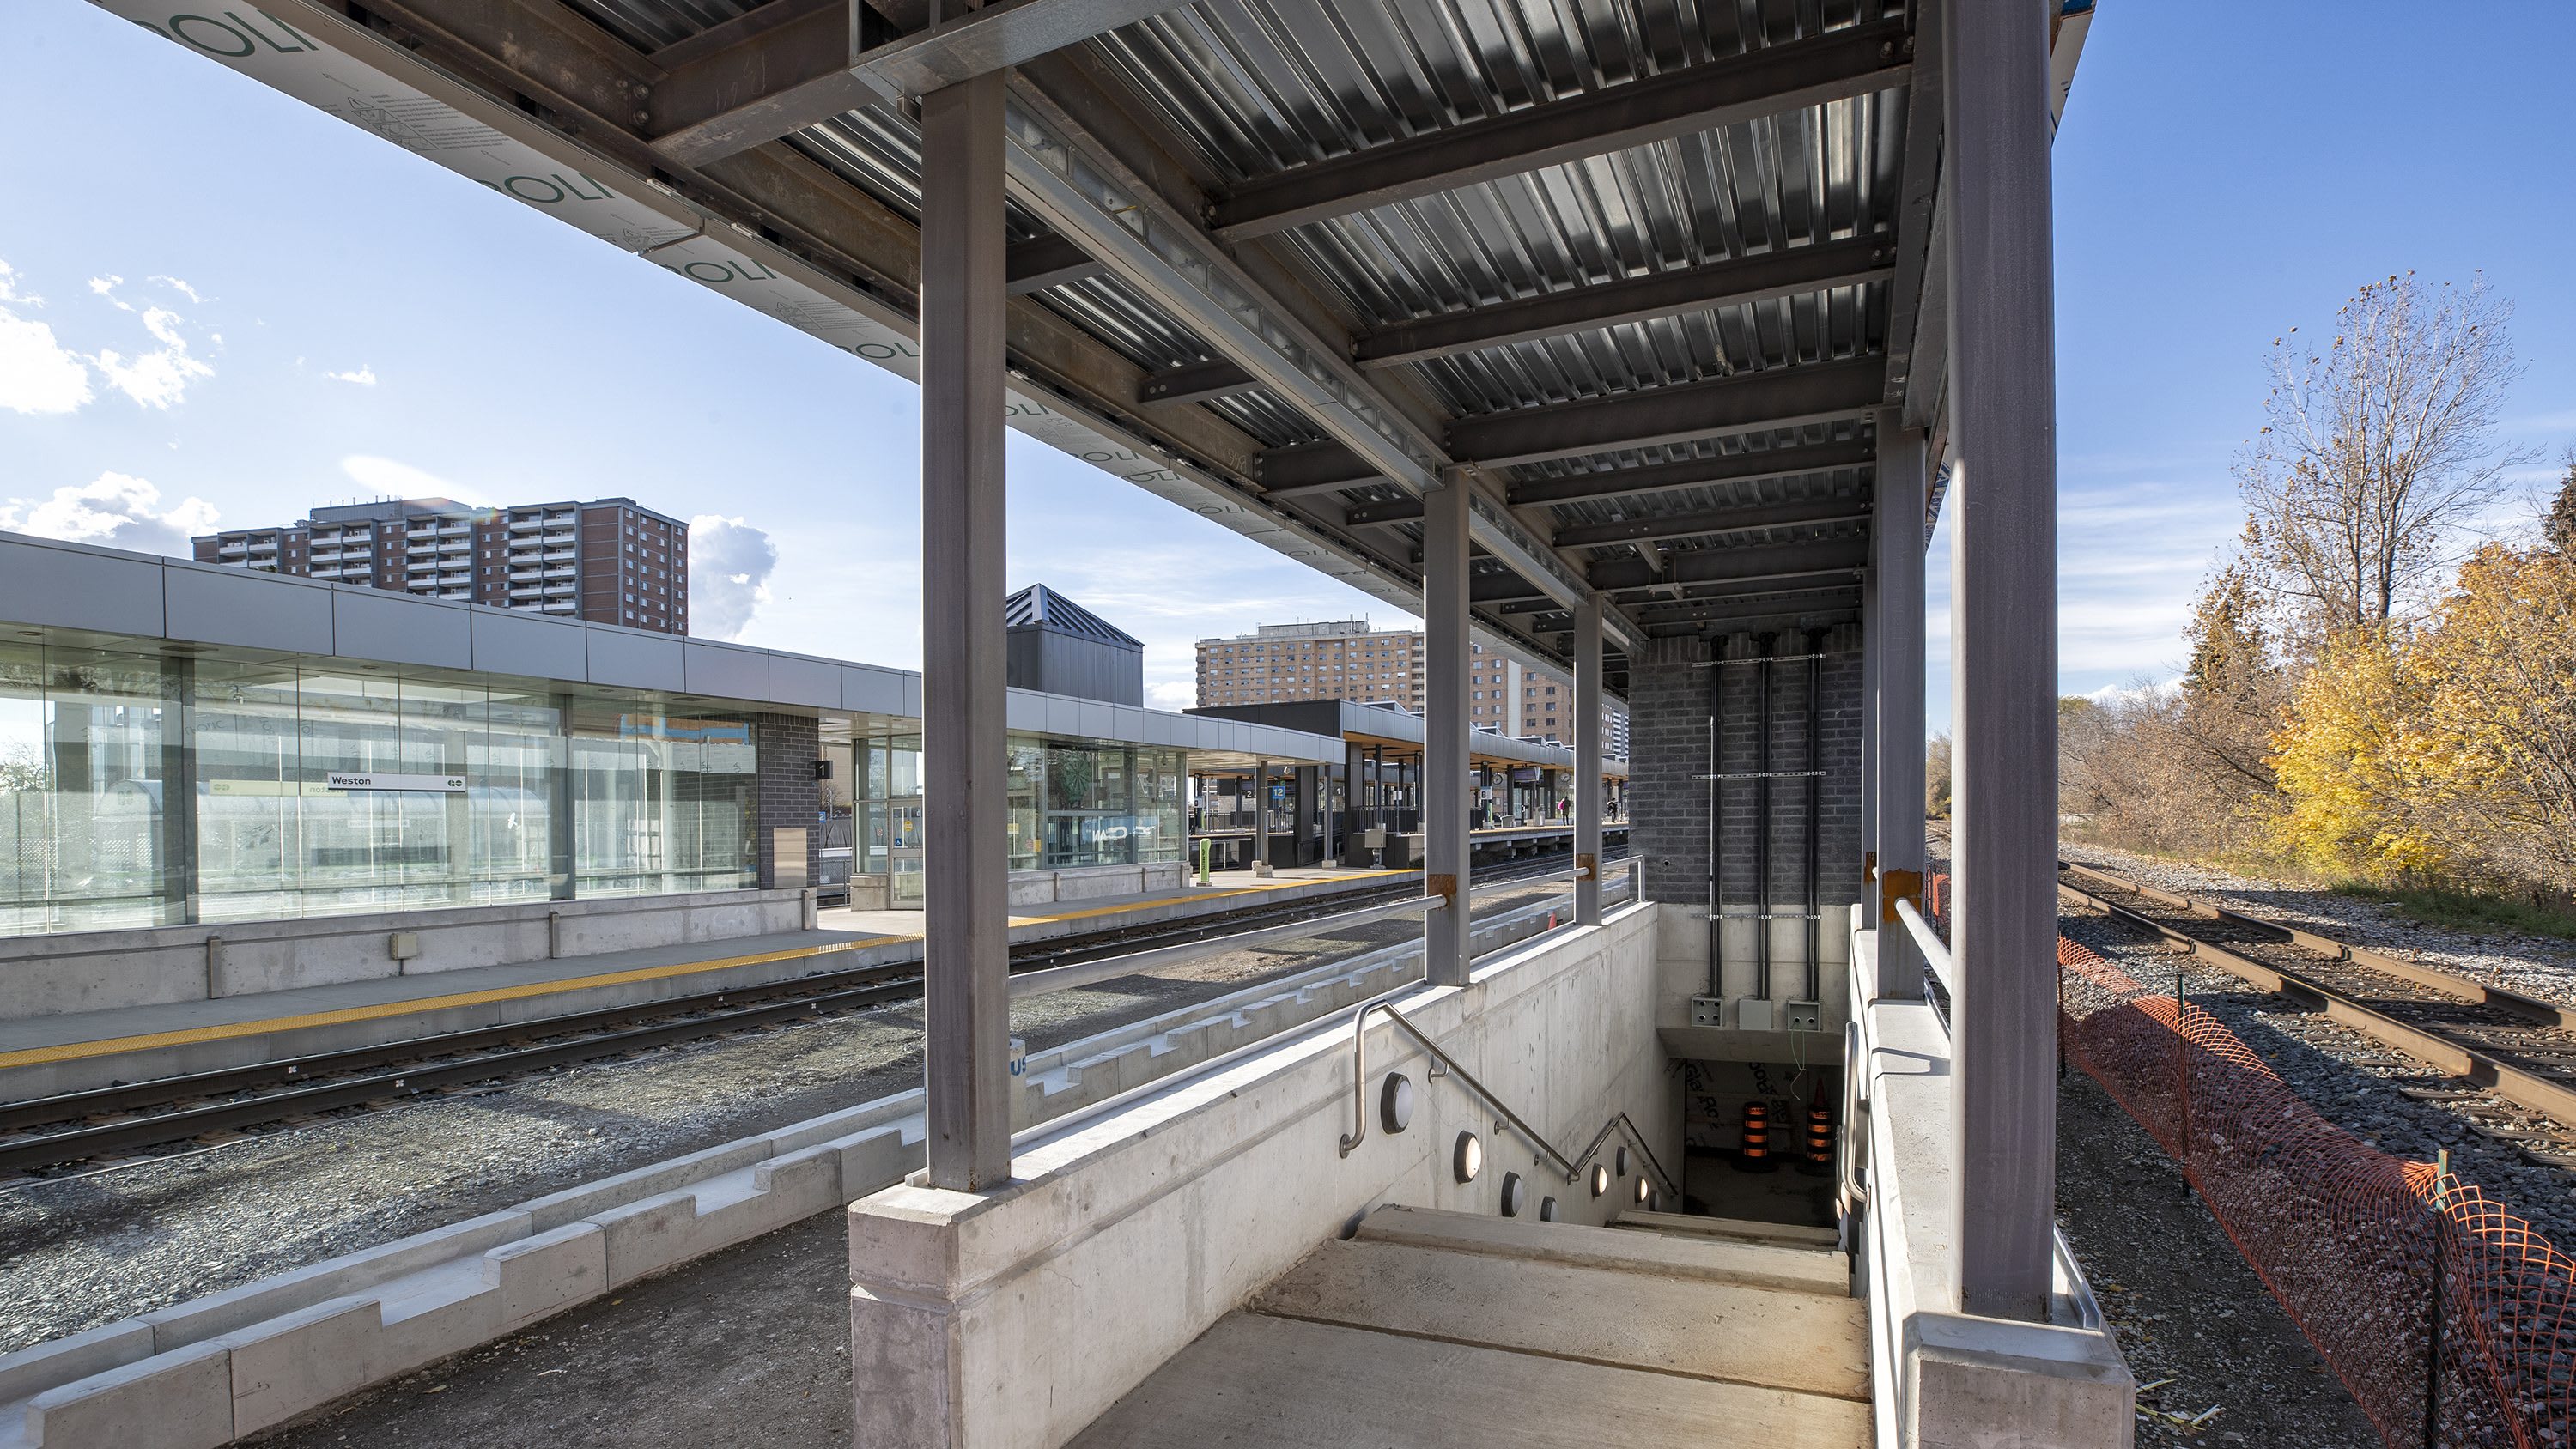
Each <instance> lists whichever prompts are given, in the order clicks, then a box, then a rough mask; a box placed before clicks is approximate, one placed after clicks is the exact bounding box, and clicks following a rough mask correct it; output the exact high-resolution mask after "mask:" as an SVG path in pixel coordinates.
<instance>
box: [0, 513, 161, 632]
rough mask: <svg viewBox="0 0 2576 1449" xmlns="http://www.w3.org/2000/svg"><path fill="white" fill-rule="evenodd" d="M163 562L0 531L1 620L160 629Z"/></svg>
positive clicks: (114, 629) (109, 629)
mask: <svg viewBox="0 0 2576 1449" xmlns="http://www.w3.org/2000/svg"><path fill="white" fill-rule="evenodd" d="M161 589H162V560H160V559H157V558H148V557H145V556H142V555H139V554H130V553H125V552H122V551H120V550H115V549H98V548H85V547H83V546H81V545H79V544H66V543H55V542H53V541H51V540H47V539H34V538H20V537H18V536H16V535H0V621H6V622H8V623H12V624H37V625H43V626H46V627H48V628H56V629H91V630H96V631H97V632H99V633H101V634H140V635H143V636H145V637H147V638H149V637H153V636H157V635H159V634H160V632H161V628H162V625H163V623H164V622H165V620H166V616H165V615H164V614H163V612H162V606H161Z"/></svg>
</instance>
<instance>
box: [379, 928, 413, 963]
mask: <svg viewBox="0 0 2576 1449" xmlns="http://www.w3.org/2000/svg"><path fill="white" fill-rule="evenodd" d="M385 954H386V955H388V956H391V957H392V958H394V959H395V960H397V961H408V960H410V959H411V958H413V957H414V956H417V955H419V954H420V932H418V931H394V932H390V933H388V934H387V935H386V937H385Z"/></svg>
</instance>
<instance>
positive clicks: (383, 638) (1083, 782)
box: [0, 535, 1342, 953]
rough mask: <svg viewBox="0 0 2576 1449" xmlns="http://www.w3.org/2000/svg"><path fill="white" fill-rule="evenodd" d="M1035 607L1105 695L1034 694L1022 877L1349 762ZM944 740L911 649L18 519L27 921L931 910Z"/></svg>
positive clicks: (1177, 844) (1039, 652)
mask: <svg viewBox="0 0 2576 1449" xmlns="http://www.w3.org/2000/svg"><path fill="white" fill-rule="evenodd" d="M1012 606H1013V608H1014V609H1015V610H1018V611H1021V612H1023V613H1024V614H1025V616H1026V617H1025V621H1024V625H1023V627H1022V628H1020V629H1018V630H1015V641H1016V640H1019V638H1020V636H1022V635H1025V636H1026V638H1025V641H1024V647H1025V648H1026V649H1027V650H1028V652H1029V654H1030V658H1031V663H1030V664H1029V665H1028V666H1027V675H1028V677H1029V678H1030V679H1031V680H1032V681H1033V682H1050V683H1054V684H1056V685H1058V686H1059V687H1060V688H1066V689H1074V690H1079V691H1081V692H1079V693H1067V692H1050V691H1047V690H1044V689H1038V688H1014V689H1012V690H1011V691H1010V700H1011V705H1010V719H1009V721H1008V724H1009V734H1008V740H1009V751H1010V769H1011V772H1010V780H1011V791H1012V801H1013V811H1012V818H1011V826H1010V829H1011V840H1012V866H1013V869H1014V872H1015V874H1017V875H1019V876H1021V877H1024V878H1026V879H1024V880H1023V881H1022V885H1023V887H1024V888H1025V887H1027V886H1028V885H1030V884H1032V883H1034V884H1036V885H1038V886H1041V887H1043V888H1045V890H1046V891H1047V892H1049V894H1047V895H1046V896H1045V897H1044V898H1050V899H1051V898H1052V894H1051V893H1052V891H1053V890H1054V889H1056V888H1058V887H1059V886H1060V885H1063V884H1064V882H1062V881H1061V880H1059V877H1061V876H1063V875H1065V874H1066V873H1074V874H1076V875H1078V874H1079V873H1081V872H1084V871H1102V870H1117V869H1120V868H1126V867H1148V866H1151V867H1159V870H1158V872H1157V875H1158V877H1161V876H1168V877H1169V878H1170V879H1171V880H1172V881H1173V882H1175V883H1177V881H1178V878H1179V874H1180V870H1181V859H1182V856H1183V854H1184V849H1185V835H1186V831H1187V824H1186V814H1187V806H1188V798H1189V796H1188V781H1189V778H1190V776H1191V774H1192V773H1193V772H1209V773H1217V772H1241V773H1246V774H1249V773H1251V772H1252V771H1253V769H1254V767H1256V766H1257V765H1259V764H1260V763H1261V762H1264V761H1268V762H1270V763H1271V765H1272V766H1273V767H1274V768H1276V769H1279V770H1282V771H1287V772H1294V771H1296V770H1299V769H1304V770H1308V771H1310V772H1312V771H1316V770H1318V769H1320V768H1321V767H1324V766H1327V765H1334V764H1339V763H1340V762H1341V759H1342V746H1341V744H1340V742H1339V741H1337V740H1333V739H1329V738H1323V737H1317V736H1313V735H1309V734H1306V733H1303V732H1300V731H1297V730H1293V729H1285V728H1277V727H1273V726H1268V725H1263V724H1259V723H1251V722H1244V721H1237V720H1225V719H1216V718H1206V717H1198V716H1190V715H1180V714H1172V713H1168V712H1165V711H1160V710H1149V709H1146V708H1144V707H1143V706H1142V705H1141V704H1140V703H1138V702H1137V701H1138V700H1139V699H1140V698H1141V684H1140V683H1139V682H1138V681H1137V680H1136V679H1135V678H1134V677H1133V676H1134V671H1135V667H1136V656H1135V650H1134V648H1133V647H1132V646H1133V641H1132V640H1126V636H1125V635H1123V634H1116V631H1115V630H1114V629H1111V628H1110V626H1108V625H1106V624H1104V623H1102V622H1101V621H1100V620H1098V619H1097V618H1096V617H1095V616H1092V615H1090V614H1089V613H1088V612H1087V611H1079V606H1076V605H1073V604H1071V602H1070V601H1069V600H1066V599H1064V598H1063V597H1062V596H1061V595H1057V594H1054V593H1052V591H1048V590H1044V589H1042V588H1033V589H1031V590H1024V591H1022V594H1020V595H1018V596H1015V597H1014V600H1013V605H1012ZM1068 624H1072V625H1073V627H1071V628H1068V627H1067V626H1068ZM1102 631H1106V632H1107V633H1109V634H1116V637H1117V638H1118V639H1120V640H1126V647H1123V648H1122V647H1121V646H1119V645H1117V644H1115V643H1106V642H1105V641H1104V640H1103V639H1102V637H1101V634H1102ZM1085 643H1091V644H1099V645H1104V647H1103V649H1102V652H1104V653H1106V654H1107V655H1109V656H1111V659H1110V661H1109V662H1108V663H1107V664H1103V663H1101V662H1100V661H1098V660H1093V661H1090V664H1091V667H1090V668H1088V670H1086V669H1085V668H1084V667H1083V661H1082V660H1081V659H1080V658H1079V649H1080V646H1081V645H1083V644H1085ZM1121 655H1123V656H1124V659H1125V664H1126V673H1125V675H1124V676H1122V675H1121V674H1120V672H1119V669H1118V667H1117V656H1121ZM1101 696H1109V697H1101ZM921 745H922V730H921V676H920V675H919V674H917V673H914V672H911V671H908V670H900V669H890V668H885V667H882V666H877V665H869V664H862V663H854V662H848V661H842V660H833V659H823V658H817V657H814V656H810V655H801V654H790V653H785V652H781V651H776V650H767V649H756V648H750V647H746V646H743V645H737V644H727V643H720V642H716V641H711V640H702V639H681V638H673V637H671V636H669V635H667V634H661V633H657V632H652V631H647V630H643V629H629V628H624V627H620V626H614V625H607V624H600V623H595V622H591V621H587V620H583V619H579V618H565V617H544V616H537V615H532V614H530V613H528V612H526V611H520V610H508V609H501V608H491V607H485V606H482V605H477V604H472V603H468V602H464V601H449V600H439V599H431V598H422V597H418V596H406V595H400V594H392V593H387V592H384V591H381V590H376V589H370V588H359V587H350V586H345V585H335V584H330V583H322V582H315V581H310V580H305V579H299V578H293V577H288V576H283V575H279V574H269V573H251V572H245V571H242V570H239V569H233V568H226V567H222V566H219V565H209V564H199V563H194V562H185V561H181V560H176V559H167V558H161V557H157V556H153V555H146V554H136V553H127V552H122V551H119V550H114V549H105V548H94V547H88V546H85V545H78V544H68V543H60V542H55V541H53V540H48V539H37V538H28V537H21V536H15V535H0V937H28V936H41V935H53V934H57V933H65V932H96V931H119V930H133V929H140V928H168V927H190V926H210V925H219V924H222V923H226V922H252V921H277V920H293V919H301V918H306V917H322V916H355V915H361V914H368V913H383V912H395V911H422V910H438V909H447V908H473V907H505V906H513V905H525V904H531V903H533V904H538V905H542V904H544V903H547V902H564V901H604V900H614V899H635V900H638V901H644V900H647V899H650V898H669V897H675V896H711V895H716V894H722V893H738V894H739V893H749V894H750V895H752V896H757V895H758V894H760V893H762V892H795V891H801V890H803V889H804V888H806V887H808V886H829V887H834V888H837V889H839V890H845V891H847V892H849V895H850V898H851V900H852V902H853V903H854V904H859V905H874V906H891V907H895V908H901V907H904V906H906V905H917V904H918V902H919V900H920V884H921V880H920V870H921V847H922V844H923V838H922V799H921V796H922V788H921V771H920V759H921ZM183 806H184V808H182V807H183ZM0 953H4V952H0Z"/></svg>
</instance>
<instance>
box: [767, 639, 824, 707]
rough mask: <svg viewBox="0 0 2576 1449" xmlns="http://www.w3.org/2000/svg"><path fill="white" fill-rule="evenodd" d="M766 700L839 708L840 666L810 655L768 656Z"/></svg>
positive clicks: (773, 651) (774, 654)
mask: <svg viewBox="0 0 2576 1449" xmlns="http://www.w3.org/2000/svg"><path fill="white" fill-rule="evenodd" d="M769 697H770V698H771V699H772V700H775V701H777V702H778V703H780V704H803V705H811V706H813V707H814V708H816V709H839V708H840V707H841V665H840V661H838V660H835V659H817V658H815V657H813V656H812V655H810V654H781V653H778V652H777V651H775V650H772V651H770V653H769Z"/></svg>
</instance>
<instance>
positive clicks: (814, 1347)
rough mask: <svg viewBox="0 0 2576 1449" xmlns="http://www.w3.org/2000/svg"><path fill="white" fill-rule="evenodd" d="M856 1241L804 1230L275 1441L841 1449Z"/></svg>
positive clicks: (702, 1263) (485, 1351)
mask: <svg viewBox="0 0 2576 1449" xmlns="http://www.w3.org/2000/svg"><path fill="white" fill-rule="evenodd" d="M848 1242H849V1219H848V1217H847V1216H846V1215H844V1214H841V1213H823V1214H820V1215H818V1216H815V1217H811V1218H807V1219H806V1220H805V1221H803V1222H801V1223H798V1224H796V1225H794V1226H793V1227H788V1228H782V1229H780V1230H779V1231H777V1232H775V1233H772V1234H770V1235H769V1236H768V1237H765V1238H755V1239H753V1240H752V1241H751V1242H748V1243H744V1244H741V1245H740V1246H737V1247H733V1248H728V1249H726V1250H725V1251H723V1252H721V1253H715V1254H711V1255H709V1256H708V1257H705V1258H701V1259H699V1260H698V1261H697V1262H694V1263H691V1264H688V1265H687V1266H685V1267H682V1268H678V1269H674V1270H673V1271H671V1272H668V1273H665V1274H662V1275H661V1276H659V1277H655V1278H647V1279H645V1280H644V1281H642V1282H640V1283H634V1284H630V1285H629V1286H628V1287H627V1288H626V1289H625V1290H624V1291H623V1292H622V1293H620V1294H618V1295H616V1296H615V1297H612V1298H608V1299H604V1300H600V1301H596V1302H593V1303H590V1304H587V1305H585V1306H583V1307H581V1308H577V1309H574V1310H573V1311H572V1312H570V1313H566V1314H562V1315H560V1316H558V1317H555V1318H550V1319H547V1320H546V1321H545V1322H543V1323H541V1324H538V1325H537V1326H536V1327H535V1328H532V1329H530V1330H528V1331H527V1332H525V1333H522V1334H518V1335H516V1336H514V1337H510V1338H506V1339H502V1340H500V1341H498V1342H496V1343H491V1344H487V1345H485V1346H484V1347H482V1348H479V1349H475V1350H473V1351H472V1352H469V1353H463V1354H459V1355H457V1356H456V1357H455V1358H451V1359H448V1360H446V1361H445V1362H443V1363H436V1364H432V1365H430V1366H429V1367H428V1368H426V1369H423V1370H422V1371H421V1372H419V1373H416V1374H413V1375H410V1376H409V1377H407V1378H401V1379H396V1380H394V1381H393V1382H392V1383H389V1384H385V1385H383V1386H381V1387H378V1388H374V1389H370V1390H368V1391H366V1392H365V1393H361V1394H357V1395H354V1396H352V1397H350V1398H347V1399H343V1400H341V1401H340V1402H338V1403H336V1404H333V1405H331V1406H330V1407H328V1408H326V1409H323V1410H321V1411H320V1412H319V1413H318V1414H317V1415H316V1416H315V1417H314V1418H312V1419H309V1420H307V1421H305V1422H304V1423H302V1424H300V1425H296V1426H291V1427H289V1428H287V1429H286V1430H284V1431H283V1432H281V1433H279V1434H278V1435H277V1436H276V1437H274V1438H272V1439H270V1440H268V1441H267V1442H268V1443H269V1444H271V1445H273V1446H275V1449H341V1446H344V1445H363V1446H366V1449H455V1446H458V1445H471V1446H473V1449H704V1446H707V1445H710V1444H727V1445H758V1446H760V1449H848V1446H849V1443H850V1408H851V1405H850V1360H849V1344H850V1266H849V1252H848ZM648 1385H665V1386H669V1387H668V1388H667V1389H665V1390H662V1391H656V1390H654V1389H651V1388H648V1387H646V1386H648Z"/></svg>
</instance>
